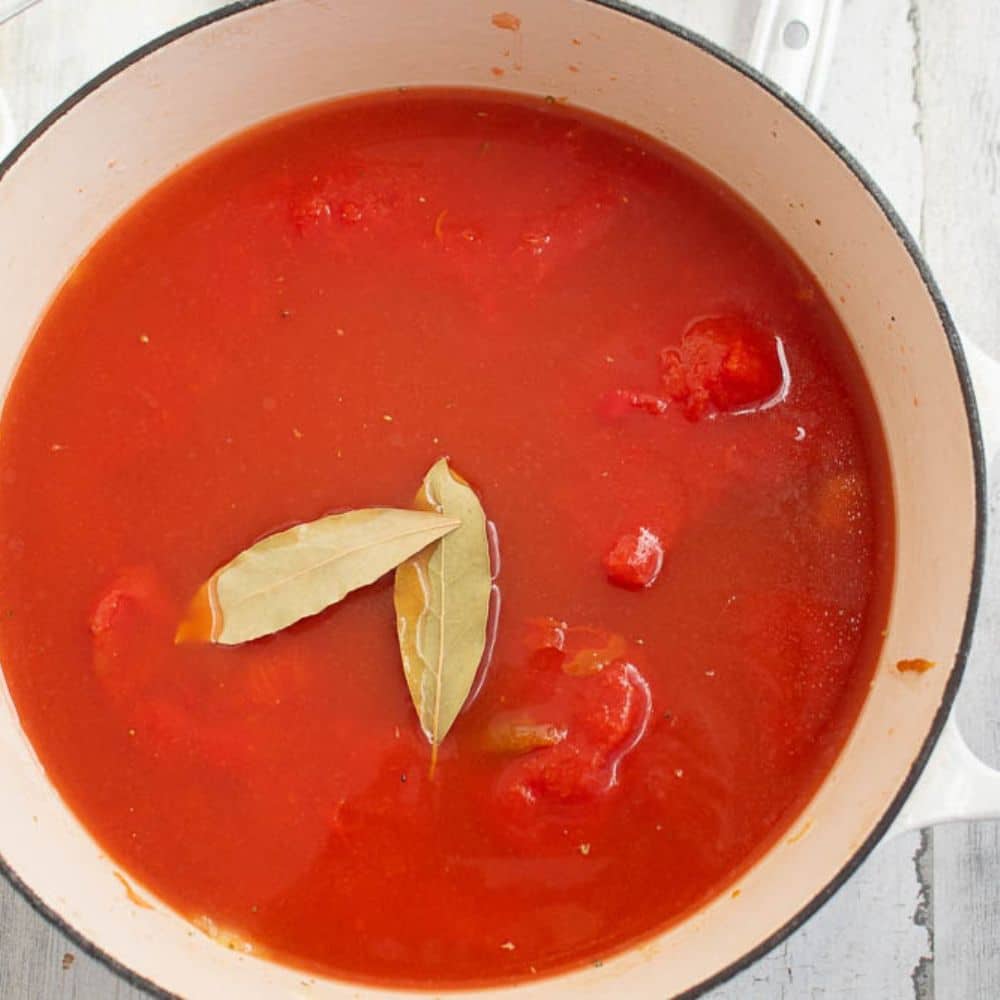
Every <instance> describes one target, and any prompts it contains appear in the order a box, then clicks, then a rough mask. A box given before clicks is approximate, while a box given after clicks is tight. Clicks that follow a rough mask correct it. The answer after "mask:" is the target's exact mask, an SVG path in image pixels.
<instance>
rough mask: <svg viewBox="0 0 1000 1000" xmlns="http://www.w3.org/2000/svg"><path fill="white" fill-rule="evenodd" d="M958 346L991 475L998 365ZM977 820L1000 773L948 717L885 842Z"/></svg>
mask: <svg viewBox="0 0 1000 1000" xmlns="http://www.w3.org/2000/svg"><path fill="white" fill-rule="evenodd" d="M962 347H963V349H964V351H965V358H966V360H967V361H968V363H969V372H970V374H971V375H972V385H973V388H974V389H975V391H976V403H977V406H978V408H979V421H980V425H981V427H982V432H983V448H984V451H985V453H986V461H987V463H988V464H989V465H990V470H991V472H993V473H995V470H996V465H995V464H993V463H994V462H995V459H996V456H997V452H998V451H1000V363H998V362H997V361H995V360H994V359H993V358H991V357H990V356H989V355H988V354H986V353H985V352H984V351H983V350H982V348H980V347H979V346H978V345H977V344H975V343H974V342H973V341H971V340H969V339H968V338H965V337H963V338H962ZM976 819H1000V771H996V770H994V769H993V768H991V767H988V766H987V765H986V764H984V763H983V762H982V761H981V760H980V759H979V758H978V757H977V756H976V755H975V754H974V753H973V752H972V751H971V750H970V749H969V746H968V744H967V743H966V742H965V740H964V739H963V738H962V734H961V733H960V732H959V729H958V723H957V722H956V721H955V717H954V713H953V714H952V716H951V718H949V719H948V721H947V722H946V723H945V727H944V729H943V730H942V731H941V736H940V738H939V739H938V742H937V745H936V746H935V747H934V751H933V753H932V754H931V758H930V760H929V761H928V762H927V766H926V768H924V772H923V774H921V776H920V779H919V780H918V781H917V786H916V788H914V789H913V791H912V792H911V793H910V796H909V798H908V799H907V800H906V803H905V804H904V806H903V808H902V810H901V811H900V814H899V815H898V816H897V817H896V822H895V823H893V825H892V826H891V827H890V828H889V832H888V834H886V838H885V839H886V840H889V839H891V838H893V837H896V836H898V835H899V834H901V833H907V832H909V831H910V830H919V829H921V828H923V827H927V826H936V825H937V824H939V823H952V822H956V821H959V820H976Z"/></svg>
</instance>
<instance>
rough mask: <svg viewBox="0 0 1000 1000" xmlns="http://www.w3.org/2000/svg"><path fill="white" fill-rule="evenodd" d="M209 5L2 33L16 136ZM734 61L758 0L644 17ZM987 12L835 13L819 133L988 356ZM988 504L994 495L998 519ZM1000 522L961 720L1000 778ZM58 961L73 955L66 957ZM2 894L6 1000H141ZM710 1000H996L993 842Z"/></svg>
mask: <svg viewBox="0 0 1000 1000" xmlns="http://www.w3.org/2000/svg"><path fill="white" fill-rule="evenodd" d="M215 5H216V4H215V3H213V2H206V0H157V2H156V3H137V2H135V0H87V2H77V0H45V2H44V3H43V4H41V5H40V6H39V7H38V8H36V9H34V10H32V11H30V12H29V13H27V14H25V15H23V16H22V17H21V18H20V19H18V21H16V22H13V23H11V24H8V25H5V26H4V27H2V28H0V89H3V90H5V91H6V93H7V95H8V97H9V99H10V103H11V106H12V109H13V111H14V114H15V116H16V119H17V121H18V123H19V124H20V125H21V127H22V128H26V127H28V126H30V125H31V124H33V123H34V122H35V121H37V120H38V119H40V118H41V117H42V116H43V115H44V114H45V113H46V112H47V111H48V110H49V109H51V108H52V107H53V106H54V105H55V104H56V103H57V102H58V101H59V100H61V99H62V98H63V97H64V96H66V95H67V94H68V93H70V92H71V91H72V90H73V89H75V88H76V87H77V86H78V85H79V84H81V83H83V82H84V81H85V80H86V79H88V78H89V77H90V76H91V75H93V74H94V73H95V72H96V71H97V70H99V69H101V68H102V67H103V66H105V65H106V64H107V63H108V62H110V61H111V60H113V59H114V58H116V57H118V56H120V55H122V54H124V53H125V52H127V51H129V50H130V49H132V48H134V47H135V46H136V45H138V44H140V43H141V42H143V41H145V40H147V39H149V38H151V37H153V36H154V35H156V34H158V33H159V32H161V31H163V30H166V29H167V28H169V27H172V26H174V25H176V24H179V23H181V22H183V21H184V20H186V19H188V18H190V17H193V16H195V15H196V14H199V13H202V12H203V11H205V10H208V9H210V8H212V7H213V6H215ZM649 5H650V6H652V7H655V8H656V9H658V10H660V11H662V12H663V13H665V14H667V15H668V16H671V17H673V18H675V19H676V20H678V21H680V22H682V23H684V24H688V25H690V26H691V27H693V28H695V29H696V30H699V31H702V32H704V33H705V34H706V35H708V36H709V37H711V38H713V39H715V40H716V41H719V42H721V43H722V44H724V45H726V46H728V47H730V48H731V49H733V50H734V51H736V52H737V53H741V52H743V51H745V49H746V46H747V44H748V42H749V39H750V33H751V30H752V23H753V16H754V14H755V11H756V6H757V4H756V2H754V0H651V2H650V3H649ZM998 44H1000V5H998V4H996V3H995V2H993V0H909V2H907V0H877V2H876V0H846V3H845V7H844V14H843V18H842V22H841V30H840V34H839V37H838V41H837V51H836V55H835V58H834V62H833V66H832V68H831V72H830V79H829V84H828V90H827V94H826V98H825V100H824V102H823V104H822V106H821V108H820V117H821V118H823V120H824V121H825V122H827V124H828V125H829V126H830V127H831V128H832V129H833V130H834V132H836V133H837V135H838V136H840V138H841V139H842V140H843V141H844V143H845V144H846V145H847V147H848V148H849V149H851V150H852V152H854V153H855V154H856V155H857V156H858V158H859V159H860V160H861V161H862V163H864V164H865V166H866V167H867V168H868V170H869V171H870V172H871V174H872V175H873V176H874V177H875V179H876V181H877V182H878V183H879V184H880V185H881V186H882V188H883V189H884V190H885V192H886V194H887V195H888V196H889V197H890V198H891V199H892V200H893V202H894V203H895V204H896V207H897V208H898V209H899V211H900V213H901V214H902V216H903V217H904V219H905V220H906V222H907V224H908V225H909V226H910V228H911V230H912V231H913V232H914V234H916V235H917V236H918V237H919V238H920V239H921V241H922V243H923V245H924V247H925V249H926V252H927V255H928V258H929V260H930V263H931V266H932V268H933V269H934V271H935V273H936V275H937V277H938V280H939V282H940V284H941V286H942V288H943V289H944V292H945V295H946V297H947V299H948V301H949V303H950V305H951V308H952V311H953V314H954V316H955V319H956V321H957V322H958V324H959V326H960V328H961V329H962V330H963V331H964V332H965V333H966V334H967V335H968V336H970V337H972V338H974V339H976V340H977V341H978V342H979V343H980V344H981V345H982V346H984V347H986V348H987V349H988V350H990V351H991V353H993V354H994V356H1000V64H998V61H997V59H996V49H997V45H998ZM998 500H1000V489H998V488H997V487H996V486H993V487H992V488H991V491H990V508H991V513H996V510H997V507H998ZM998 535H1000V519H995V520H994V527H993V529H992V530H991V554H990V559H989V571H988V584H987V587H986V590H985V593H984V595H983V605H982V611H981V614H980V623H979V628H978V631H977V635H976V640H975V644H974V648H973V654H972V658H971V661H970V664H969V668H968V672H967V675H966V680H965V683H964V686H963V689H962V693H961V696H960V698H959V704H958V714H959V719H960V721H961V723H962V725H963V728H964V730H965V732H966V734H967V736H968V738H969V740H970V742H971V744H972V746H973V748H974V749H975V750H976V751H977V752H979V753H980V754H981V755H982V756H983V757H984V758H985V759H986V760H987V761H989V762H991V763H993V764H994V765H998V766H1000V664H997V663H996V662H995V661H996V658H997V656H998V651H1000V546H998V544H997V542H998V541H1000V538H998ZM67 956H71V958H68V957H67ZM140 996H142V994H141V993H140V992H139V991H137V990H135V989H133V988H132V987H130V986H128V985H127V984H126V983H124V982H122V981H121V980H119V979H118V978H117V977H116V976H114V975H113V974H112V973H111V972H109V971H107V970H106V969H105V968H104V967H103V966H102V965H100V964H99V963H97V962H94V961H93V960H91V959H90V958H88V957H87V956H86V955H85V954H83V953H82V952H81V951H80V949H79V948H78V947H77V946H76V945H75V944H74V943H72V942H71V941H69V940H67V939H66V938H64V937H63V936H62V935H61V934H59V933H58V932H57V931H55V930H54V929H52V928H51V927H50V926H49V925H48V924H46V923H45V922H44V921H43V920H42V919H41V918H40V917H39V916H38V915H37V914H35V913H34V911H32V910H31V908H30V907H29V906H28V905H27V904H26V903H25V902H24V901H23V900H22V899H21V898H20V897H19V896H18V895H17V894H16V893H15V892H14V891H13V890H11V889H10V888H9V887H8V886H6V885H0V998H2V1000H69V998H74V1000H105V998H107V1000H137V998H139V997H140ZM710 996H711V1000H772V998H789V1000H791V998H796V1000H797V998H808V1000H849V998H850V1000H853V998H862V1000H868V998H872V1000H896V998H900V1000H902V998H910V997H915V998H916V1000H980V998H981V1000H993V998H997V997H1000V824H989V823H981V824H977V825H975V826H966V825H956V826H953V827H950V828H939V829H938V830H935V831H934V832H932V833H931V832H928V833H924V834H923V835H921V836H918V835H915V834H914V835H909V836H907V837H904V838H901V839H900V840H897V841H894V842H892V843H889V844H886V845H883V846H882V847H881V848H880V849H879V850H878V851H876V853H875V854H874V855H873V856H872V857H871V858H869V860H868V861H867V863H866V864H865V865H864V866H863V868H862V869H861V871H860V872H858V873H857V875H855V877H854V878H853V879H852V880H851V881H850V882H849V883H848V885H847V886H845V887H844V888H843V889H842V890H841V892H840V893H839V894H838V895H837V896H836V897H835V898H834V899H833V900H832V901H831V902H830V903H829V904H828V905H827V906H826V907H825V908H824V909H823V910H822V911H821V912H820V913H819V914H818V915H817V916H816V917H815V918H814V919H813V920H811V921H810V922H809V923H808V924H807V925H806V926H805V927H803V928H802V929H800V930H799V931H798V932H797V933H796V934H794V935H793V936H792V937H791V938H789V939H788V940H787V941H786V942H785V943H784V944H782V945H780V946H779V947H778V948H776V949H775V950H774V951H773V952H772V953H771V954H770V955H768V956H766V957H765V958H764V959H763V960H762V961H760V962H758V963H757V964H756V965H755V966H753V967H752V968H751V969H749V970H747V971H746V972H744V973H743V974H741V975H740V976H738V977H737V978H735V979H733V980H731V981H730V982H729V983H726V984H725V985H723V986H721V987H719V988H718V989H716V990H715V991H713V992H712V993H711V995H710Z"/></svg>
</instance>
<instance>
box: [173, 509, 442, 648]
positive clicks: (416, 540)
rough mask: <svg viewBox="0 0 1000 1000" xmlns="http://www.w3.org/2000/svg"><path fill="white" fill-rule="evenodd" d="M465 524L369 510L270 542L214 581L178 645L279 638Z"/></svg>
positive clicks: (431, 515)
mask: <svg viewBox="0 0 1000 1000" xmlns="http://www.w3.org/2000/svg"><path fill="white" fill-rule="evenodd" d="M460 523H461V522H460V521H459V520H458V519H457V518H455V517H450V516H445V515H443V514H441V513H439V512H437V511H433V510H395V509H393V508H390V507H371V508H368V509H365V510H351V511H347V512H346V513H344V514H331V515H329V516H327V517H321V518H320V519H319V520H317V521H309V522H307V523H305V524H298V525H296V526H295V527H294V528H289V529H287V530H286V531H279V532H277V533H276V534H274V535H269V536H268V537H267V538H264V539H262V540H261V541H259V542H257V543H256V544H255V545H251V546H250V548H248V549H246V550H245V551H243V552H241V553H240V554H239V555H238V556H236V558H235V559H233V560H232V561H231V562H228V563H227V564H226V565H225V566H223V567H222V568H221V569H218V570H216V572H215V573H213V574H212V576H211V577H210V578H209V579H208V581H207V582H206V583H205V584H204V585H203V586H202V587H201V589H200V590H199V591H198V593H197V594H196V595H195V597H194V599H193V600H192V601H191V604H190V605H189V607H188V610H187V614H186V615H185V618H184V620H183V621H182V622H181V624H180V627H179V628H178V629H177V635H176V641H177V642H190V641H195V642H197V641H202V642H207V641H210V642H218V643H223V644H225V645H234V644H236V643H240V642H247V641H248V640H250V639H256V638H258V637H260V636H262V635H270V634H271V633H272V632H278V631H280V630H281V629H283V628H286V627H287V626H289V625H291V624H293V623H294V622H297V621H298V620H299V619H300V618H306V617H307V616H309V615H314V614H316V613H317V612H319V611H322V610H323V609H324V608H326V607H329V606H330V605H331V604H336V603H337V601H339V600H341V598H343V597H344V596H345V595H347V594H349V593H350V592H351V591H352V590H357V589H358V588H359V587H364V586H367V585H368V584H370V583H374V582H375V581H376V580H377V579H378V578H379V577H380V576H383V575H384V574H386V573H388V572H389V571H390V570H391V569H394V568H395V567H396V566H398V565H399V564H400V563H401V562H402V561H403V560H404V559H408V558H410V557H411V556H412V555H414V553H416V552H419V551H420V550H421V549H423V548H425V547H426V546H427V545H429V544H431V543H432V542H435V541H437V540H438V539H439V538H441V537H442V536H443V535H446V534H447V533H448V532H450V531H455V530H457V528H458V526H459V524H460Z"/></svg>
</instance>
